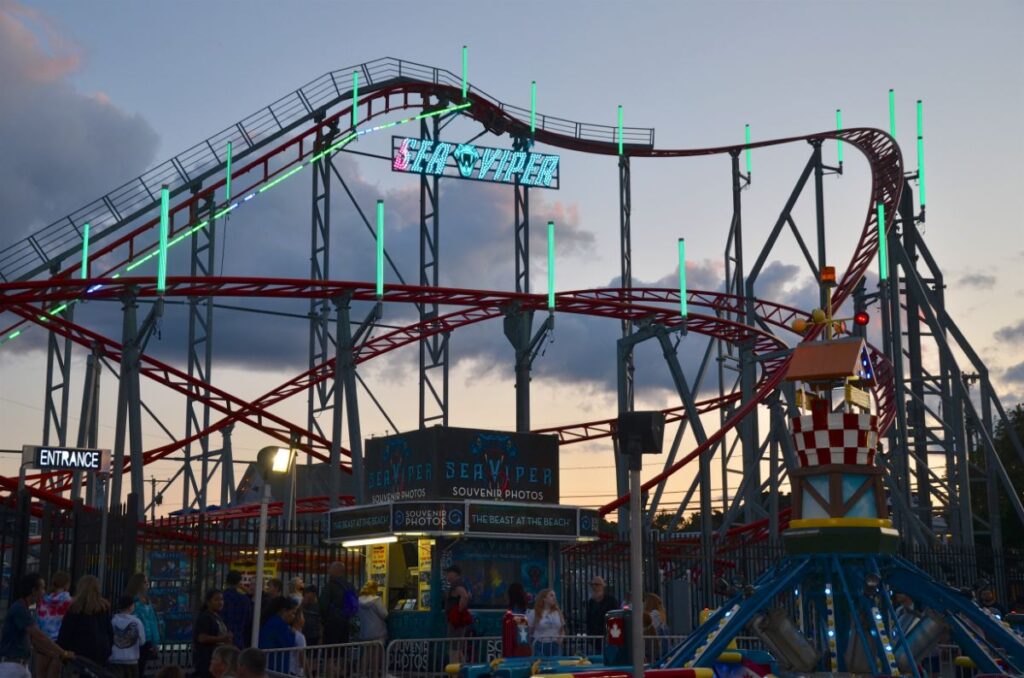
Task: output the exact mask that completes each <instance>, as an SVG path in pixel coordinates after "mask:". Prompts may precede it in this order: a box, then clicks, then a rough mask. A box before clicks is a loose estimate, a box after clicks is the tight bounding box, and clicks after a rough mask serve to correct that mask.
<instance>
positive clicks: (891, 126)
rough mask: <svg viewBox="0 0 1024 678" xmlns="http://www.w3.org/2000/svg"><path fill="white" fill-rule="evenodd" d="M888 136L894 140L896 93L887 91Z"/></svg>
mask: <svg viewBox="0 0 1024 678" xmlns="http://www.w3.org/2000/svg"><path fill="white" fill-rule="evenodd" d="M889 136H891V137H892V138H893V139H895V138H896V92H894V91H893V90H891V89H890V90H889Z"/></svg>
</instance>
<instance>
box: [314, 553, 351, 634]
mask: <svg viewBox="0 0 1024 678" xmlns="http://www.w3.org/2000/svg"><path fill="white" fill-rule="evenodd" d="M327 577H328V580H327V586H325V587H324V591H323V594H322V595H321V596H320V623H321V624H322V625H323V643H324V644H325V645H335V644H337V643H347V642H348V636H349V625H350V624H351V621H352V616H351V614H349V612H350V610H348V609H346V605H345V598H346V595H347V594H351V593H354V591H353V589H352V584H350V583H349V582H348V580H347V579H345V565H344V564H343V563H331V566H330V567H329V568H328V569H327ZM357 600H358V599H357ZM357 609H358V603H357Z"/></svg>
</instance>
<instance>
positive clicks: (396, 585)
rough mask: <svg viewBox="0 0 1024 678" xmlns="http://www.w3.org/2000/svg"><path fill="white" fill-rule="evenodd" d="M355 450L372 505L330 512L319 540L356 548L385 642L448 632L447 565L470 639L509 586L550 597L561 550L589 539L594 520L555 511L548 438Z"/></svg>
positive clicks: (452, 433) (484, 628)
mask: <svg viewBox="0 0 1024 678" xmlns="http://www.w3.org/2000/svg"><path fill="white" fill-rule="evenodd" d="M365 449H366V459H365V469H366V472H365V476H366V477H365V496H366V497H367V499H368V500H369V502H370V503H368V504H364V505H361V506H350V507H345V508H340V509H336V510H334V511H331V512H330V514H329V516H328V520H329V525H328V535H329V540H330V541H331V542H334V543H341V544H343V545H346V546H348V547H350V548H359V549H363V550H364V554H365V558H366V565H367V577H368V578H369V579H374V580H376V581H377V582H378V586H379V589H380V590H381V591H382V592H386V593H385V603H386V605H387V606H388V608H389V610H390V614H389V622H388V624H389V631H390V637H391V638H424V637H443V636H444V635H445V634H446V622H445V617H444V598H445V596H446V595H447V588H446V587H447V584H446V582H445V580H444V577H443V572H444V570H445V568H447V567H448V566H450V565H458V566H459V568H460V569H461V570H462V577H463V583H464V585H465V586H466V588H467V590H468V591H469V592H470V610H471V611H472V612H473V616H474V619H475V622H474V629H473V630H474V633H475V634H476V635H480V636H499V635H501V619H502V615H503V614H504V612H505V610H506V609H507V606H508V597H507V591H508V587H509V585H510V584H512V583H513V582H517V581H518V582H519V583H521V584H522V585H523V587H524V588H525V589H526V591H527V593H528V595H534V596H535V595H536V594H538V593H539V592H540V591H541V590H542V589H545V588H555V590H559V588H560V587H559V585H560V572H559V571H558V566H559V558H558V557H557V556H558V551H559V548H560V546H561V545H562V544H565V543H567V542H576V541H587V540H594V539H597V538H598V528H599V525H600V518H599V516H598V514H597V512H596V511H594V510H591V509H584V508H579V507H576V506H565V505H562V504H560V503H558V493H559V485H558V440H557V438H556V437H554V436H544V435H536V434H522V433H507V432H501V431H485V430H479V429H462V428H452V427H434V428H430V429H424V430H420V431H413V432H411V433H404V434H398V435H394V436H388V437H386V438H374V439H370V440H368V441H366V447H365Z"/></svg>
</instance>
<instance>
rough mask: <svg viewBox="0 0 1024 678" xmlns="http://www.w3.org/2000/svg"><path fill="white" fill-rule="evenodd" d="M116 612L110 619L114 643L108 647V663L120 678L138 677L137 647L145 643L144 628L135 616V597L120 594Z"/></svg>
mask: <svg viewBox="0 0 1024 678" xmlns="http://www.w3.org/2000/svg"><path fill="white" fill-rule="evenodd" d="M115 609H116V610H117V614H115V615H114V618H113V620H112V621H111V627H112V629H113V632H114V644H113V647H112V648H111V649H110V661H109V665H110V668H111V670H112V671H113V672H114V673H116V674H117V675H118V676H120V677H121V678H138V676H139V649H140V648H141V647H142V646H143V645H144V644H145V643H146V629H145V627H144V626H143V625H142V622H141V621H139V618H138V617H136V616H135V598H133V597H132V596H127V595H125V596H121V597H120V598H119V599H118V601H117V607H116V608H115Z"/></svg>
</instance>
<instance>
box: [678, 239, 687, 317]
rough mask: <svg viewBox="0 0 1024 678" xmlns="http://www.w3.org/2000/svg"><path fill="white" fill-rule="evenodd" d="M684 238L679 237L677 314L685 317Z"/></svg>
mask: <svg viewBox="0 0 1024 678" xmlns="http://www.w3.org/2000/svg"><path fill="white" fill-rule="evenodd" d="M686 312H687V311H686V239H685V238H680V239H679V314H680V315H682V316H683V317H686Z"/></svg>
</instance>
